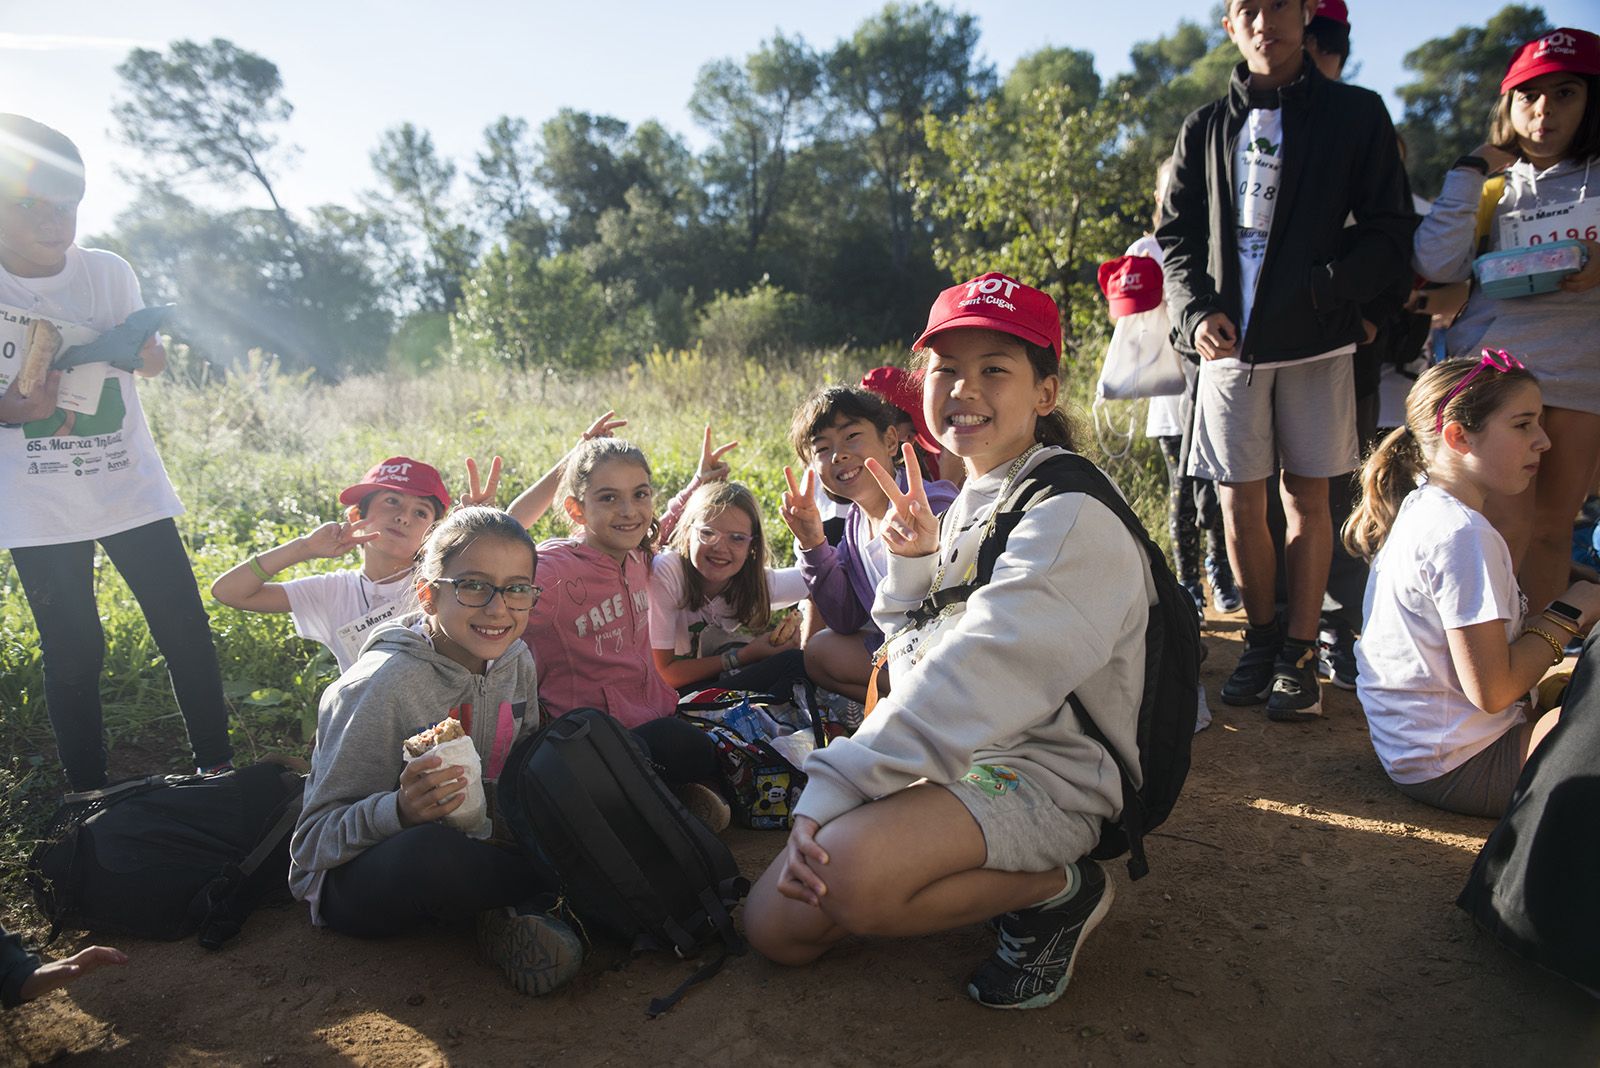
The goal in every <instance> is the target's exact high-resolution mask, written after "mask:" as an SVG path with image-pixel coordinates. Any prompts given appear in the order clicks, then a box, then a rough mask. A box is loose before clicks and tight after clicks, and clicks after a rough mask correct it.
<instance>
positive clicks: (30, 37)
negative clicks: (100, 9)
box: [0, 32, 161, 52]
mask: <svg viewBox="0 0 1600 1068" xmlns="http://www.w3.org/2000/svg"><path fill="white" fill-rule="evenodd" d="M160 47H161V43H160V42H159V41H143V40H140V39H139V38H137V37H88V36H84V35H82V34H72V33H4V32H0V52H126V51H128V50H129V49H132V48H160Z"/></svg>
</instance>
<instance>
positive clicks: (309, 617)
mask: <svg viewBox="0 0 1600 1068" xmlns="http://www.w3.org/2000/svg"><path fill="white" fill-rule="evenodd" d="M283 592H284V593H286V594H288V596H289V614H290V616H291V617H292V618H293V619H294V632H295V633H296V634H298V635H299V636H300V637H302V638H309V639H311V640H312V641H314V642H321V643H322V644H323V645H326V646H327V647H328V649H329V651H330V652H332V653H333V658H334V659H335V660H337V661H338V662H339V674H341V675H342V674H344V673H345V672H346V671H349V670H350V665H351V664H353V663H355V662H356V658H357V657H359V656H360V655H361V647H362V646H363V645H365V644H366V641H367V638H368V636H369V635H370V634H371V633H372V630H373V628H374V627H376V626H377V625H378V624H379V623H382V622H384V621H385V620H388V619H394V618H396V617H399V616H403V615H406V614H408V613H410V612H414V611H416V609H417V591H416V588H415V587H414V586H413V585H412V582H411V572H410V571H405V572H402V573H401V574H400V575H399V576H398V577H396V578H393V579H389V580H387V581H385V582H381V583H379V582H373V581H372V580H371V579H369V578H367V576H366V575H364V574H362V573H361V571H360V570H359V569H356V568H350V569H346V570H344V571H329V572H326V573H324V574H321V575H306V576H305V577H304V578H297V579H291V580H290V581H288V582H285V583H284V584H283Z"/></svg>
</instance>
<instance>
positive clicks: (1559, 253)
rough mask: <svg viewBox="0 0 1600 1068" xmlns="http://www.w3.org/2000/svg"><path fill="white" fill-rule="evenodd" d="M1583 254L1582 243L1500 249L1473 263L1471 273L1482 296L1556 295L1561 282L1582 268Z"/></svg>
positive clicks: (1500, 297) (1553, 242)
mask: <svg viewBox="0 0 1600 1068" xmlns="http://www.w3.org/2000/svg"><path fill="white" fill-rule="evenodd" d="M1584 254H1585V250H1584V245H1583V242H1582V241H1552V242H1550V243H1549V244H1548V245H1525V246H1523V247H1522V248H1508V249H1501V250H1500V251H1499V252H1490V253H1486V254H1484V255H1482V256H1479V257H1478V258H1477V259H1476V260H1474V261H1473V263H1472V273H1473V274H1474V275H1476V276H1477V278H1478V284H1479V285H1480V286H1482V287H1483V293H1484V296H1487V297H1495V298H1498V299H1504V298H1506V297H1531V296H1534V295H1535V294H1538V293H1553V292H1555V290H1556V288H1557V287H1558V286H1559V285H1560V284H1561V280H1562V279H1563V278H1565V277H1566V276H1567V275H1569V274H1572V273H1573V272H1574V271H1577V270H1580V269H1581V268H1582V267H1583V259H1584Z"/></svg>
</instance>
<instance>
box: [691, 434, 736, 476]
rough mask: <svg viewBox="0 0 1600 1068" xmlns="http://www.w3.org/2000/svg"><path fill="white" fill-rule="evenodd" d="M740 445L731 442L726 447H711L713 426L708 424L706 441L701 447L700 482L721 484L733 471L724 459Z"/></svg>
mask: <svg viewBox="0 0 1600 1068" xmlns="http://www.w3.org/2000/svg"><path fill="white" fill-rule="evenodd" d="M738 444H739V443H738V442H737V441H730V442H728V443H727V444H726V445H719V446H717V447H716V448H712V447H711V424H710V423H707V424H706V436H705V441H704V442H702V443H701V445H700V481H701V482H721V481H722V480H723V479H725V478H727V477H728V472H729V471H730V470H732V469H731V468H730V467H729V466H728V464H727V462H726V461H725V460H723V457H724V456H726V455H727V454H728V453H729V452H731V451H732V450H733V449H734V448H735V447H736V446H737V445H738Z"/></svg>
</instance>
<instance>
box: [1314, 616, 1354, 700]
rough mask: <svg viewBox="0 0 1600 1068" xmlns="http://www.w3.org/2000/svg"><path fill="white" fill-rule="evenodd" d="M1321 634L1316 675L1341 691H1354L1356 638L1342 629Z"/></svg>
mask: <svg viewBox="0 0 1600 1068" xmlns="http://www.w3.org/2000/svg"><path fill="white" fill-rule="evenodd" d="M1322 633H1323V640H1321V641H1319V642H1318V643H1317V644H1318V650H1317V652H1318V657H1317V659H1318V663H1317V674H1319V675H1321V676H1322V677H1323V678H1325V679H1327V680H1328V681H1329V682H1331V683H1333V684H1334V685H1335V686H1337V687H1339V689H1341V690H1353V689H1355V688H1356V636H1355V635H1354V634H1352V633H1351V632H1350V631H1348V630H1344V629H1343V628H1341V629H1339V630H1335V631H1323V632H1322ZM1329 639H1331V640H1329Z"/></svg>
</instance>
